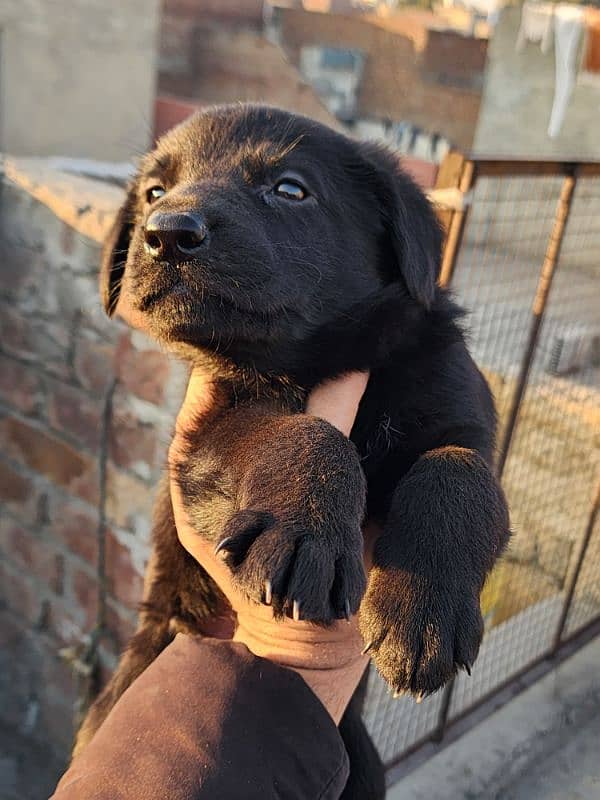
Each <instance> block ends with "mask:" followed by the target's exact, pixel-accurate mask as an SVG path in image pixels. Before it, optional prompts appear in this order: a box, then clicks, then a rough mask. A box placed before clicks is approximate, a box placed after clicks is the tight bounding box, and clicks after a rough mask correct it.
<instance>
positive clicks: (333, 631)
mask: <svg viewBox="0 0 600 800" xmlns="http://www.w3.org/2000/svg"><path fill="white" fill-rule="evenodd" d="M266 611H268V609H266V608H264V607H259V608H257V612H258V616H259V617H260V619H259V620H257V613H255V610H254V609H253V610H252V611H251V612H250V613H246V612H242V613H241V614H239V615H238V624H237V628H236V632H235V634H234V637H233V640H234V641H237V642H240V643H242V644H244V645H245V646H246V647H247V648H248V650H250V652H251V653H253V654H254V655H256V656H259V657H261V658H266V659H268V660H269V661H271V662H272V663H275V664H277V665H278V666H281V667H285V668H286V669H291V670H293V671H294V672H296V673H297V674H298V675H300V677H301V678H302V679H303V680H304V682H305V683H306V684H307V685H308V687H309V688H310V689H311V690H312V691H313V693H314V694H315V695H316V696H317V698H318V699H319V700H320V701H321V703H322V705H323V706H324V707H325V709H326V710H327V711H328V713H329V714H330V716H331V717H332V719H333V720H334V722H335V723H336V724H339V721H340V719H341V717H342V715H343V713H344V711H345V709H346V706H347V705H348V703H349V702H350V699H351V697H352V695H353V693H354V691H355V689H356V687H357V686H358V683H359V681H360V679H361V677H362V675H363V673H364V670H365V668H366V666H367V663H368V657H367V656H364V655H362V652H361V651H362V648H363V642H362V639H361V636H360V633H359V631H358V626H357V625H356V621H355V620H353V621H352V622H350V623H348V622H346V621H338V622H336V623H334V624H333V625H332V626H330V627H328V628H322V627H320V626H317V625H313V624H311V623H308V622H293V621H291V620H288V619H285V620H276V619H274V618H273V617H272V616H267V615H265V614H264V613H263V612H266ZM246 617H249V618H248V619H247V618H246Z"/></svg>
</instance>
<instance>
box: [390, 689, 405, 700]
mask: <svg viewBox="0 0 600 800" xmlns="http://www.w3.org/2000/svg"><path fill="white" fill-rule="evenodd" d="M405 694H406V692H405V691H404V690H403V689H394V691H393V692H392V697H393V698H394V700H397V699H398V698H399V697H404V695H405Z"/></svg>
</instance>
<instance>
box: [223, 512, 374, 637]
mask: <svg viewBox="0 0 600 800" xmlns="http://www.w3.org/2000/svg"><path fill="white" fill-rule="evenodd" d="M216 549H217V551H219V552H221V553H223V557H224V558H225V560H226V562H227V564H228V566H229V567H230V569H231V570H232V572H233V575H234V579H235V582H236V583H237V585H238V586H239V588H240V589H241V590H242V591H243V592H244V593H245V594H246V595H247V596H248V597H250V598H251V599H253V600H255V601H256V602H259V603H266V604H268V605H272V606H273V611H274V613H275V614H276V615H277V616H282V615H285V614H287V615H289V616H293V617H294V618H295V619H303V620H307V621H311V622H319V623H330V622H332V621H333V620H335V619H342V618H348V617H349V616H350V615H351V614H354V613H355V612H356V611H357V610H358V607H359V605H360V601H361V598H362V596H363V593H364V590H365V573H364V568H363V562H362V533H361V531H360V528H359V526H358V523H356V524H355V526H352V525H350V524H347V525H344V524H341V525H338V529H337V530H335V531H331V530H326V529H324V528H319V527H318V526H316V525H315V521H314V520H310V521H309V520H302V519H301V518H298V519H295V520H289V519H287V520H286V521H283V520H282V519H281V518H279V519H278V517H277V516H276V515H274V514H270V513H266V512H260V511H250V510H245V511H238V512H237V513H235V514H234V515H233V516H232V517H231V518H230V520H229V522H228V523H227V525H226V526H225V530H224V531H223V538H222V539H221V541H220V542H219V543H218V544H217V547H216Z"/></svg>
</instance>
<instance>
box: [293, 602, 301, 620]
mask: <svg viewBox="0 0 600 800" xmlns="http://www.w3.org/2000/svg"><path fill="white" fill-rule="evenodd" d="M292 617H293V619H294V622H298V621H299V620H300V601H299V600H294V603H293V607H292Z"/></svg>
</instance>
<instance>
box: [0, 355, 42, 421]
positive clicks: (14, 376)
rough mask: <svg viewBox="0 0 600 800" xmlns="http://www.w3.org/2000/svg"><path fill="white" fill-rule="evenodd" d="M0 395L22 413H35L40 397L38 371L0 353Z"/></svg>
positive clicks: (40, 389)
mask: <svg viewBox="0 0 600 800" xmlns="http://www.w3.org/2000/svg"><path fill="white" fill-rule="evenodd" d="M0 396H2V399H3V400H4V401H5V402H6V404H7V405H9V406H12V407H13V408H16V409H18V410H19V411H20V412H21V413H22V414H35V413H36V411H37V409H38V407H39V405H40V401H41V398H42V388H41V384H40V377H39V373H38V372H37V370H36V369H35V368H33V367H26V366H24V365H23V364H20V363H19V362H18V361H15V360H14V359H13V358H8V357H6V356H3V355H0Z"/></svg>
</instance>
